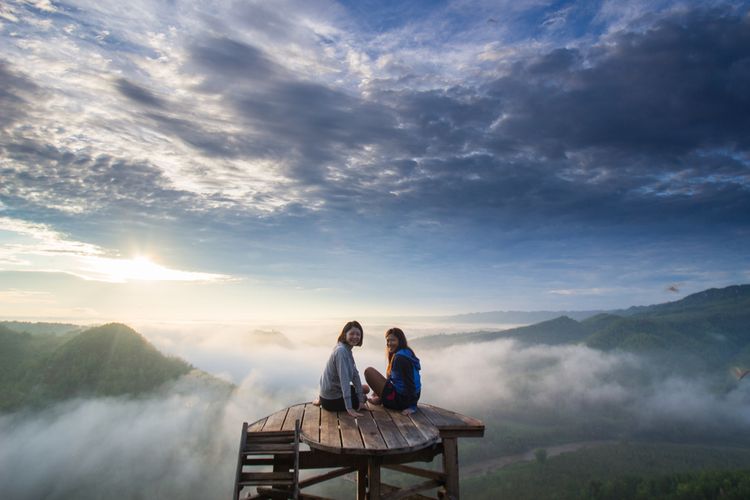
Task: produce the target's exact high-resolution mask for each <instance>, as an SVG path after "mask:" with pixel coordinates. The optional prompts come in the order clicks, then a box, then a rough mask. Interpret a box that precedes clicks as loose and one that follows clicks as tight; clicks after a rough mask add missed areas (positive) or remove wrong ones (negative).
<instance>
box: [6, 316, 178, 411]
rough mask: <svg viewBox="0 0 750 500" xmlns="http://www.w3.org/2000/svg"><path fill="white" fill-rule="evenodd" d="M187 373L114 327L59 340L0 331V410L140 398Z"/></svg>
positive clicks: (126, 331) (127, 330) (142, 341)
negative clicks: (73, 399)
mask: <svg viewBox="0 0 750 500" xmlns="http://www.w3.org/2000/svg"><path fill="white" fill-rule="evenodd" d="M190 369H191V366H190V365H189V364H188V363H186V362H184V361H182V360H181V359H177V358H171V357H167V356H164V355H163V354H161V353H160V352H159V351H158V350H157V349H156V348H155V347H154V346H152V345H151V344H149V343H148V341H146V339H144V338H143V337H142V336H141V335H139V334H138V333H137V332H135V331H134V330H132V329H131V328H129V327H127V326H125V325H122V324H118V323H112V324H108V325H104V326H100V327H96V328H91V329H89V330H86V331H84V332H81V333H79V334H77V335H72V336H68V335H66V336H63V337H58V336H53V335H31V334H29V333H18V332H15V331H13V330H10V329H8V328H6V327H3V326H0V411H7V410H12V409H15V408H18V407H21V406H24V405H31V406H41V405H44V404H47V403H50V402H53V401H58V400H62V399H66V398H69V397H74V396H117V395H124V394H139V393H143V392H147V391H149V390H152V389H154V388H156V387H158V386H160V385H161V384H163V383H164V382H166V381H168V380H172V379H175V378H177V377H179V376H181V375H184V374H186V373H188V372H189V371H190Z"/></svg>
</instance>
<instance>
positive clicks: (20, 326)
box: [0, 321, 85, 335]
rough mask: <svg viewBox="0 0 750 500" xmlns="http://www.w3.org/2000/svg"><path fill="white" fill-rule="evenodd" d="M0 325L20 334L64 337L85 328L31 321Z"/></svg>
mask: <svg viewBox="0 0 750 500" xmlns="http://www.w3.org/2000/svg"><path fill="white" fill-rule="evenodd" d="M0 325H3V326H5V327H7V328H10V329H11V330H13V331H16V332H18V333H24V332H26V333H30V334H32V335H62V334H65V333H68V332H73V331H75V332H80V331H82V330H84V329H85V327H83V326H80V325H72V324H69V323H44V322H35V323H32V322H30V321H0Z"/></svg>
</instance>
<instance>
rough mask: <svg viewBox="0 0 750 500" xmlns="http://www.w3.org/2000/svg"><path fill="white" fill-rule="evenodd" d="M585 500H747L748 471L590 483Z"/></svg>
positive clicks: (699, 473)
mask: <svg viewBox="0 0 750 500" xmlns="http://www.w3.org/2000/svg"><path fill="white" fill-rule="evenodd" d="M581 498H582V499H584V500H610V499H613V498H616V499H619V500H652V499H663V500H713V499H722V500H746V499H748V498H750V470H738V471H704V472H692V473H682V474H671V475H667V476H660V477H657V478H644V477H633V476H628V477H623V478H619V479H615V480H611V481H606V482H602V481H591V482H590V483H589V485H588V487H587V490H586V491H585V492H583V493H582V495H581Z"/></svg>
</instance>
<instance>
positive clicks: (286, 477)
mask: <svg viewBox="0 0 750 500" xmlns="http://www.w3.org/2000/svg"><path fill="white" fill-rule="evenodd" d="M292 479H294V474H292V473H291V472H243V473H242V474H241V475H240V481H241V482H243V483H249V482H255V483H256V484H258V483H260V484H266V483H264V482H263V481H287V482H290V481H291V480H292ZM269 484H270V483H269Z"/></svg>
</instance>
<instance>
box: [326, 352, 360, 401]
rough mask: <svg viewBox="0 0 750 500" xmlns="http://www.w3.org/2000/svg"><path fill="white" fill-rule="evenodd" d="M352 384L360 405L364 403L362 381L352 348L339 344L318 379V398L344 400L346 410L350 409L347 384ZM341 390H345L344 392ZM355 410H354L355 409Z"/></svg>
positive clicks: (350, 398)
mask: <svg viewBox="0 0 750 500" xmlns="http://www.w3.org/2000/svg"><path fill="white" fill-rule="evenodd" d="M350 382H351V383H353V384H354V388H355V390H356V391H357V397H358V398H359V401H360V403H363V402H364V401H365V395H364V394H363V393H362V381H361V380H360V379H359V372H358V371H357V365H355V364H354V356H352V346H350V345H349V344H344V343H342V342H339V343H337V344H336V347H334V348H333V352H332V353H331V356H330V357H329V358H328V363H326V367H325V369H324V370H323V375H321V377H320V397H323V398H326V399H338V398H340V397H343V398H344V405H345V406H346V409H347V410H351V409H352V394H351V389H349V383H350ZM343 388H346V389H345V390H344V389H343ZM355 409H356V408H355Z"/></svg>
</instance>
